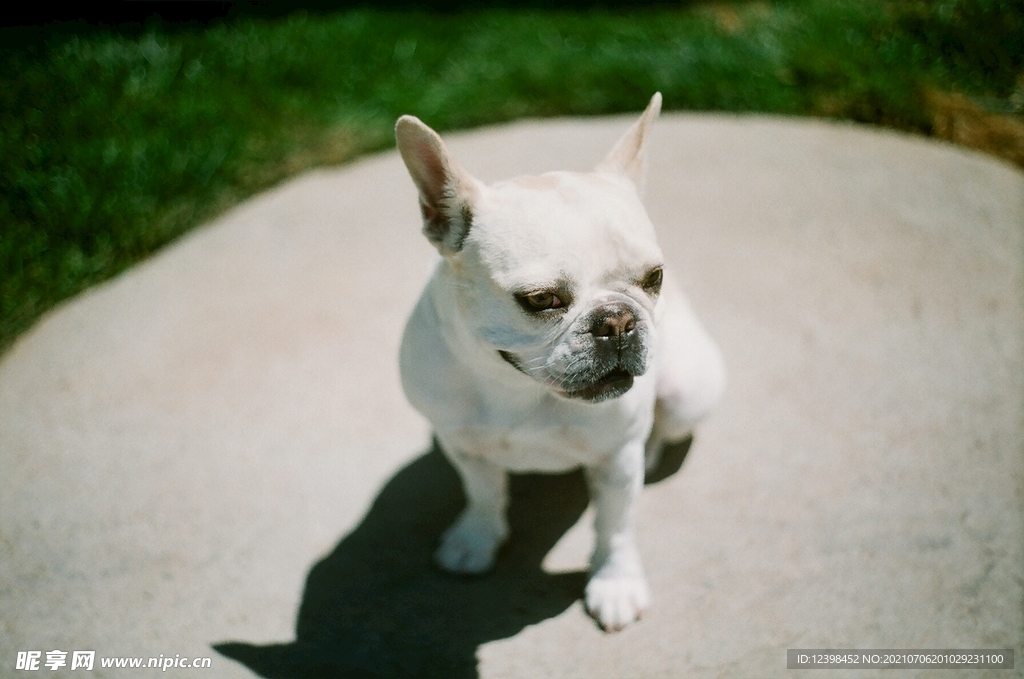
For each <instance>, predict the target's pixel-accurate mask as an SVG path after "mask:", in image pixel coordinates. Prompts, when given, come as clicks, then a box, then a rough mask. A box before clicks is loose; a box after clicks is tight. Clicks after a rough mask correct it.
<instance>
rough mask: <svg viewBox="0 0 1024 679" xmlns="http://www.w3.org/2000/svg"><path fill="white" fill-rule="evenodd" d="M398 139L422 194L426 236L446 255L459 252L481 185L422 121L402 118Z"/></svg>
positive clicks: (415, 118)
mask: <svg viewBox="0 0 1024 679" xmlns="http://www.w3.org/2000/svg"><path fill="white" fill-rule="evenodd" d="M395 140H396V141H397V142H398V152H399V153H401V154H402V160H404V161H405V166H406V168H408V170H409V174H410V175H411V176H412V181H413V183H415V184H416V188H417V189H419V192H420V211H421V212H422V213H423V235H425V236H426V237H427V240H429V241H430V242H431V243H433V244H434V246H435V247H436V248H437V249H438V251H440V253H441V254H442V255H450V254H454V253H456V252H458V251H459V250H461V249H462V243H463V241H464V240H465V238H466V234H468V233H469V229H470V228H471V227H472V225H473V205H474V203H475V202H476V199H477V196H478V195H479V193H480V189H479V182H477V180H476V179H474V178H473V177H472V176H471V175H470V174H469V173H468V172H466V171H465V170H464V169H463V168H462V166H461V165H459V164H458V162H456V160H455V159H454V158H452V156H451V154H450V153H448V149H447V148H446V147H445V145H444V142H443V141H441V137H440V136H438V134H437V132H434V131H433V130H432V129H430V128H429V127H427V126H426V125H425V124H423V121H421V120H420V119H419V118H417V117H415V116H402V117H401V118H399V119H398V122H397V123H396V124H395Z"/></svg>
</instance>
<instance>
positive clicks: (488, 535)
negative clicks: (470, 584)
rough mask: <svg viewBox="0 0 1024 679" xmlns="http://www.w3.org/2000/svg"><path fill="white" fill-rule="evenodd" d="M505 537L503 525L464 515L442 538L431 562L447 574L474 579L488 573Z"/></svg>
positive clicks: (475, 515) (476, 516) (505, 532)
mask: <svg viewBox="0 0 1024 679" xmlns="http://www.w3.org/2000/svg"><path fill="white" fill-rule="evenodd" d="M507 536H508V528H507V526H505V524H504V522H502V521H499V520H493V519H489V518H488V517H485V516H483V515H481V514H478V513H475V512H473V513H471V512H469V511H465V512H463V513H462V515H461V516H460V517H459V518H458V519H457V520H456V521H455V523H453V524H452V525H451V526H450V527H449V528H448V530H446V531H445V532H444V535H442V536H441V546H440V547H438V549H437V551H436V552H434V561H436V562H437V565H438V566H440V567H441V568H443V569H444V570H446V571H450V572H452V573H465V574H467V575H475V574H478V573H483V572H485V571H488V570H490V569H491V566H493V565H494V557H495V555H496V554H497V553H498V548H499V547H501V543H503V542H504V541H505V538H506V537H507Z"/></svg>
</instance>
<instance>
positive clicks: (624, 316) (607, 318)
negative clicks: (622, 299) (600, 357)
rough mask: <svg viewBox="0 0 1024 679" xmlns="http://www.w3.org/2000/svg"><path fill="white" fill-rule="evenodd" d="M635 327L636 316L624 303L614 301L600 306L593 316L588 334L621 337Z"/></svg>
mask: <svg viewBox="0 0 1024 679" xmlns="http://www.w3.org/2000/svg"><path fill="white" fill-rule="evenodd" d="M635 328H636V317H635V316H633V312H632V311H630V309H629V307H628V306H626V305H625V304H621V303H616V304H609V305H608V306H604V307H601V309H600V310H599V311H598V312H597V314H596V315H595V316H594V320H593V322H592V324H591V326H590V334H592V335H593V336H594V337H609V338H611V337H616V338H618V337H622V336H623V335H628V334H629V333H631V332H633V330H634V329H635Z"/></svg>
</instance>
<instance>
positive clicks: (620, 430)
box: [437, 397, 650, 472]
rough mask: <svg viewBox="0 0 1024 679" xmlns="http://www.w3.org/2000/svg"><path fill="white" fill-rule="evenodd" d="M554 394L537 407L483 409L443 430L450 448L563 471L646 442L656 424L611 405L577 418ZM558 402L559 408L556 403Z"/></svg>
mask: <svg viewBox="0 0 1024 679" xmlns="http://www.w3.org/2000/svg"><path fill="white" fill-rule="evenodd" d="M557 405H558V403H557V401H555V399H554V398H553V397H552V398H551V399H546V400H545V402H542V403H541V404H539V405H538V406H537V407H535V408H532V409H523V410H520V411H516V410H514V409H509V408H507V407H503V408H495V409H487V410H485V411H483V412H479V413H478V415H477V418H475V419H474V421H473V422H472V423H462V424H457V425H453V426H450V427H445V428H444V429H443V430H438V432H437V434H438V437H439V438H440V439H441V443H442V444H443V445H444V446H446V447H447V448H448V449H450V450H458V451H460V452H461V453H463V454H466V455H471V456H479V457H483V458H485V459H487V460H490V461H491V462H494V463H495V464H498V465H499V466H501V467H504V468H505V469H508V470H510V471H516V472H530V471H537V472H561V471H566V470H569V469H573V468H575V467H578V466H580V465H589V464H593V463H595V462H597V461H599V460H601V459H603V458H606V457H607V456H609V455H613V454H615V453H617V452H618V451H620V450H622V448H623V447H624V446H625V445H627V444H629V443H630V442H631V441H637V440H640V441H643V440H644V439H645V438H646V436H645V435H644V434H641V435H639V436H638V431H639V430H640V429H644V428H648V429H649V427H650V421H649V419H648V418H645V417H644V416H643V415H642V414H639V413H631V414H626V413H622V412H620V410H619V409H614V408H608V409H605V410H606V411H607V412H605V413H603V415H604V417H587V418H574V417H572V416H571V415H570V416H566V414H565V413H563V412H559V409H558V407H557ZM552 406H554V407H552Z"/></svg>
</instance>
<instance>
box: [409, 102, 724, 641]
mask: <svg viewBox="0 0 1024 679" xmlns="http://www.w3.org/2000/svg"><path fill="white" fill-rule="evenodd" d="M660 108H661V95H660V94H655V95H654V97H653V98H652V99H651V102H650V105H649V106H648V107H647V110H646V111H645V112H644V113H643V115H642V116H641V117H640V119H639V120H637V122H636V123H635V124H633V126H632V127H630V128H629V130H628V131H627V132H626V133H625V135H623V137H622V138H621V139H620V140H619V141H618V143H616V145H615V146H614V148H613V149H612V150H611V152H610V153H609V154H608V156H607V157H606V158H605V159H604V160H603V161H602V162H601V163H600V164H599V165H598V166H597V167H596V169H595V170H594V171H593V172H590V173H576V172H549V173H545V174H541V175H537V176H525V177H518V178H515V179H510V180H507V181H501V182H497V183H495V184H491V185H485V184H483V183H482V182H480V181H478V180H477V179H475V178H473V177H472V176H471V175H470V174H469V173H467V172H466V171H465V170H464V169H463V168H462V166H460V165H459V164H458V163H457V162H456V160H455V159H454V158H453V157H452V156H451V155H450V154H449V152H448V150H447V148H446V147H445V145H444V142H442V140H441V138H440V137H439V136H438V135H437V133H436V132H434V131H433V130H432V129H430V128H429V127H427V126H426V125H424V124H423V123H422V122H421V121H420V120H419V119H417V118H415V117H412V116H403V117H401V118H400V119H399V120H398V123H397V125H396V128H395V134H396V137H397V141H398V148H399V151H400V153H401V155H402V158H403V160H404V161H405V164H406V166H407V167H408V170H409V173H410V174H411V176H412V179H413V181H414V182H415V184H416V187H417V189H418V190H419V199H420V207H421V211H422V214H423V232H424V234H425V235H426V236H427V238H428V239H429V240H430V241H431V243H433V244H434V246H435V247H436V248H437V249H438V251H439V252H440V253H441V255H442V257H441V261H440V263H439V264H438V266H437V269H436V270H435V271H434V274H433V277H432V278H431V279H430V281H429V283H428V284H427V287H426V289H425V290H424V292H423V295H422V296H421V297H420V300H419V302H418V304H417V305H416V308H415V310H414V311H413V313H412V317H411V318H410V319H409V322H408V325H407V326H406V329H405V336H404V338H403V341H402V349H401V359H400V362H401V375H402V385H403V387H404V389H405V393H406V396H407V397H408V399H409V401H410V402H411V403H412V404H413V406H414V407H416V409H418V410H419V411H420V412H421V413H422V414H423V415H424V416H425V417H426V418H427V419H429V420H430V422H431V424H432V425H433V428H434V432H435V434H436V436H437V439H438V440H439V441H440V443H441V446H442V447H443V449H444V451H445V454H446V455H447V456H448V458H449V459H450V460H451V462H452V464H453V465H454V467H455V469H456V470H457V471H458V473H459V476H460V477H461V479H462V483H463V487H464V489H465V493H466V497H467V506H466V508H465V510H464V511H463V512H462V514H461V515H460V516H459V518H458V519H457V520H456V521H455V523H454V524H453V525H452V526H451V527H450V528H449V529H448V530H447V531H446V532H445V533H444V535H443V536H442V538H441V544H440V547H439V548H438V550H437V552H436V554H435V559H436V561H437V563H438V564H439V565H440V566H441V567H442V568H444V569H446V570H449V571H453V572H456V573H467V574H469V573H482V572H484V571H487V570H488V569H489V568H490V567H491V566H492V565H493V564H494V560H495V555H496V553H497V551H498V548H499V547H500V546H501V544H502V542H504V541H505V539H506V538H508V533H509V530H508V524H507V521H506V518H505V510H506V504H507V481H506V472H507V471H516V472H518V471H546V472H559V471H565V470H569V469H572V468H575V467H580V466H582V467H583V468H584V470H585V474H586V478H587V483H588V486H589V488H590V493H591V497H592V500H593V502H594V504H595V511H596V519H595V532H596V547H595V549H594V553H593V556H592V558H591V575H590V580H589V582H588V584H587V587H586V593H585V596H586V605H587V609H588V610H589V611H590V613H591V615H593V616H594V617H595V618H596V619H597V621H598V622H599V623H600V625H601V626H602V627H603V628H604V629H606V630H618V629H621V628H622V627H623V626H625V625H627V624H629V623H630V622H632V621H634V620H636V619H638V618H639V617H640V616H641V615H642V614H643V612H644V610H645V609H646V608H647V606H648V604H649V600H650V596H649V593H648V587H647V582H646V579H645V577H644V572H643V567H642V566H641V562H640V556H639V553H638V551H637V547H636V545H635V542H634V538H633V532H632V528H631V522H632V514H633V507H634V504H635V502H636V499H637V496H638V495H639V493H640V490H641V487H642V485H643V479H644V472H645V467H646V468H648V469H650V468H652V467H653V466H654V465H655V464H656V463H657V460H658V456H659V455H660V450H661V447H662V444H663V443H665V442H667V441H672V440H676V439H681V438H684V437H685V436H687V435H688V434H689V433H690V431H691V428H692V427H693V425H694V423H695V422H697V420H699V419H700V418H701V417H702V416H703V415H705V414H706V413H707V412H708V411H709V410H710V409H711V407H712V406H713V405H714V404H715V403H716V402H717V401H718V399H719V397H720V395H721V393H722V390H723V388H724V384H725V370H724V368H723V364H722V359H721V355H720V353H719V351H718V349H717V347H716V346H715V344H714V342H713V341H712V340H711V338H710V337H709V336H708V334H707V333H706V332H705V330H704V329H703V327H702V326H701V325H700V323H699V322H698V321H697V319H696V317H695V316H694V314H693V312H692V311H691V309H690V306H689V304H688V303H687V301H686V298H685V297H684V296H683V294H682V292H681V291H680V290H679V288H678V287H677V286H676V285H675V283H674V281H673V279H672V277H671V276H670V274H669V272H668V271H664V272H663V270H662V265H663V258H662V253H661V250H660V249H659V247H658V243H657V240H656V238H655V233H654V228H653V226H652V224H651V222H650V220H649V218H648V216H647V213H646V211H645V210H644V207H643V204H642V202H641V196H642V192H643V181H644V175H645V172H646V165H647V163H646V153H647V139H648V136H649V134H648V132H649V130H650V128H651V124H652V122H653V121H654V120H655V119H656V118H657V116H658V112H659V110H660Z"/></svg>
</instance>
